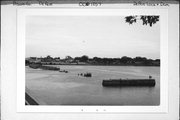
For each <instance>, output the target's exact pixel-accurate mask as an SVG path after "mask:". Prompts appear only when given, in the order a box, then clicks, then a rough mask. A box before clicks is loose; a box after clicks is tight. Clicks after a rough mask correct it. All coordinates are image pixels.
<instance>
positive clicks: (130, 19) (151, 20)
mask: <svg viewBox="0 0 180 120" xmlns="http://www.w3.org/2000/svg"><path fill="white" fill-rule="evenodd" d="M125 20H126V22H127V23H129V24H133V23H136V22H137V20H142V22H143V25H148V24H149V26H150V27H152V25H153V24H155V23H156V22H158V21H159V16H149V15H140V16H137V15H136V16H127V17H125Z"/></svg>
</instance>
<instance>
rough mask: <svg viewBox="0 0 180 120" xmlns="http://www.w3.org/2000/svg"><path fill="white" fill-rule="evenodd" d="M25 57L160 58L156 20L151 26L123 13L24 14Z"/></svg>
mask: <svg viewBox="0 0 180 120" xmlns="http://www.w3.org/2000/svg"><path fill="white" fill-rule="evenodd" d="M25 39H26V57H45V56H47V55H50V56H52V57H60V58H65V56H71V57H77V56H79V57H80V56H82V55H87V56H89V57H90V58H92V57H95V56H97V57H102V58H104V57H108V58H121V57H122V56H128V57H136V56H141V57H147V58H151V59H159V58H160V23H159V22H157V23H156V24H154V25H153V26H152V27H150V26H149V25H148V26H146V25H142V21H138V22H137V23H134V24H132V25H129V24H128V23H126V22H125V16H28V17H26V38H25Z"/></svg>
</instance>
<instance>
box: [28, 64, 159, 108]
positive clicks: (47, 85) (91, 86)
mask: <svg viewBox="0 0 180 120" xmlns="http://www.w3.org/2000/svg"><path fill="white" fill-rule="evenodd" d="M56 67H60V69H63V70H68V71H69V73H61V72H58V71H47V70H40V69H31V68H29V67H26V87H27V88H28V89H29V91H30V92H31V94H32V95H33V97H34V98H35V99H36V100H38V101H39V102H40V103H41V104H45V105H159V104H160V67H135V66H73V65H72V66H70V65H56ZM85 72H91V73H92V77H91V78H86V77H82V76H78V73H85ZM149 75H151V76H152V77H153V78H154V79H155V80H156V86H155V87H119V88H107V87H103V86H102V80H103V79H113V78H114V79H119V78H134V79H135V78H148V76H149Z"/></svg>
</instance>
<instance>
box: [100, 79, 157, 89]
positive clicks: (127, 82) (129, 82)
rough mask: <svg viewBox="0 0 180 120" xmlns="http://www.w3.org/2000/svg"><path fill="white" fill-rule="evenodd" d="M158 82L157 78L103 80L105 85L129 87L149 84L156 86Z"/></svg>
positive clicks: (149, 85) (148, 85)
mask: <svg viewBox="0 0 180 120" xmlns="http://www.w3.org/2000/svg"><path fill="white" fill-rule="evenodd" d="M155 84H156V81H155V79H117V80H116V79H110V80H103V81H102V85H103V86H104V87H125V86H126V87H128V86H147V87H154V86H155Z"/></svg>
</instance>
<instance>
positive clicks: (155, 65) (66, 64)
mask: <svg viewBox="0 0 180 120" xmlns="http://www.w3.org/2000/svg"><path fill="white" fill-rule="evenodd" d="M42 65H45V66H53V65H72V66H127V67H132V66H134V67H160V66H157V65H101V64H42Z"/></svg>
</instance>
